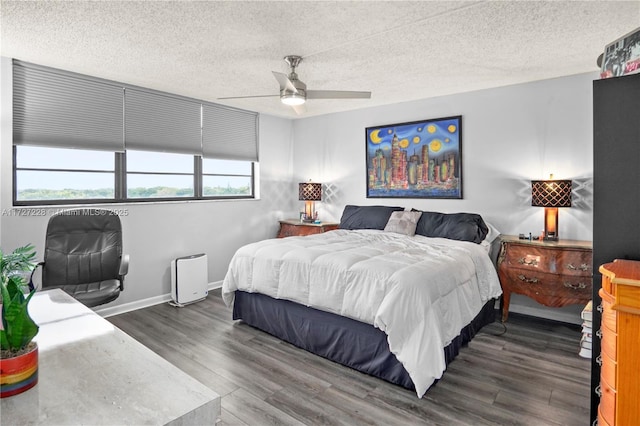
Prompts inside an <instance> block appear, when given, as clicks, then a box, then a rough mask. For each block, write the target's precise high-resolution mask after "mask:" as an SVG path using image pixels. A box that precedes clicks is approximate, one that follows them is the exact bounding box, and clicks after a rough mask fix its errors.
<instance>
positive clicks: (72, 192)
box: [14, 145, 115, 202]
mask: <svg viewBox="0 0 640 426" xmlns="http://www.w3.org/2000/svg"><path fill="white" fill-rule="evenodd" d="M14 194H15V201H16V202H27V201H38V202H41V201H71V200H73V201H75V200H85V201H91V200H109V201H113V200H114V199H115V155H114V153H113V152H107V151H87V150H80V149H61V148H42V147H36V146H22V145H20V146H16V147H15V179H14Z"/></svg>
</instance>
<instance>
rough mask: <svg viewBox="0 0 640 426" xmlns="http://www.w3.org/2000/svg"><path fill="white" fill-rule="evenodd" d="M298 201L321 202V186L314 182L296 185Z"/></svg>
mask: <svg viewBox="0 0 640 426" xmlns="http://www.w3.org/2000/svg"><path fill="white" fill-rule="evenodd" d="M298 200H301V201H321V200H322V184H321V183H314V182H304V183H299V184H298Z"/></svg>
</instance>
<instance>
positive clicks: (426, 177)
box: [365, 116, 462, 199]
mask: <svg viewBox="0 0 640 426" xmlns="http://www.w3.org/2000/svg"><path fill="white" fill-rule="evenodd" d="M365 137H366V144H367V147H366V157H367V158H366V161H367V198H458V199H461V198H462V116H454V117H444V118H435V119H429V120H421V121H412V122H409V123H398V124H385V125H382V126H375V127H367V128H366V129H365Z"/></svg>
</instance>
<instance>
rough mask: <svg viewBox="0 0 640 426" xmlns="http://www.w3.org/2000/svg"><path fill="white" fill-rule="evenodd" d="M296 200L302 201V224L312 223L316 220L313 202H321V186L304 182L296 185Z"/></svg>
mask: <svg viewBox="0 0 640 426" xmlns="http://www.w3.org/2000/svg"><path fill="white" fill-rule="evenodd" d="M298 200H300V201H304V202H305V203H304V218H303V221H304V222H313V221H314V220H315V219H316V218H317V213H316V207H315V202H316V201H321V200H322V184H321V183H314V182H311V181H309V182H304V183H299V184H298Z"/></svg>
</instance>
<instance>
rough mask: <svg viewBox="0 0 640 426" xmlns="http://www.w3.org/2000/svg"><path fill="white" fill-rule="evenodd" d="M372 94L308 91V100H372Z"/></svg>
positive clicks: (345, 91)
mask: <svg viewBox="0 0 640 426" xmlns="http://www.w3.org/2000/svg"><path fill="white" fill-rule="evenodd" d="M370 98H371V92H353V91H350V90H307V99H370Z"/></svg>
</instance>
